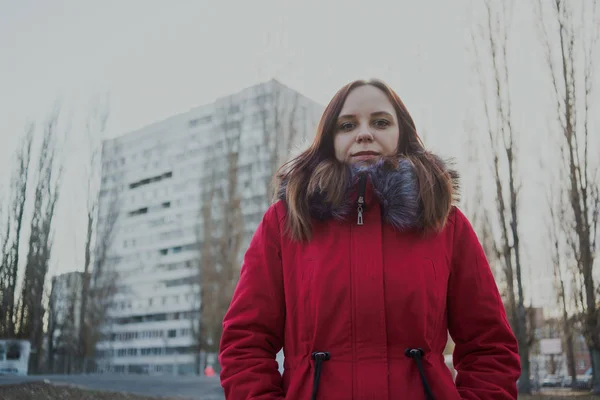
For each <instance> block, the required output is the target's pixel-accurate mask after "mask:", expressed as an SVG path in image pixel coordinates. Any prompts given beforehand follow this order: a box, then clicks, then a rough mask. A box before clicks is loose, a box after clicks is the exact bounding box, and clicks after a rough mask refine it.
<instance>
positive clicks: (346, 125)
mask: <svg viewBox="0 0 600 400" xmlns="http://www.w3.org/2000/svg"><path fill="white" fill-rule="evenodd" d="M354 127H355V125H354V124H353V123H352V122H343V123H341V124H340V130H341V131H345V132H348V131H351V130H352V129H354Z"/></svg>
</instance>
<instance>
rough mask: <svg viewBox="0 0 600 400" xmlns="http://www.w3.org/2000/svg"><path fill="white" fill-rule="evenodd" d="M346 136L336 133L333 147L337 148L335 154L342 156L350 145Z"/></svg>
mask: <svg viewBox="0 0 600 400" xmlns="http://www.w3.org/2000/svg"><path fill="white" fill-rule="evenodd" d="M345 139H346V138H345V137H344V136H341V135H335V137H334V138H333V148H334V149H335V155H336V156H340V155H342V156H343V155H344V154H345V153H346V150H347V147H348V141H347V140H345Z"/></svg>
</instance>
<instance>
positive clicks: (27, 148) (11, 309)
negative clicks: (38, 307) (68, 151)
mask: <svg viewBox="0 0 600 400" xmlns="http://www.w3.org/2000/svg"><path fill="white" fill-rule="evenodd" d="M34 133H35V125H34V124H33V123H30V124H28V125H27V127H26V130H25V135H24V136H23V138H22V139H21V142H20V144H19V148H18V150H17V159H16V168H15V170H14V172H13V177H12V184H11V188H10V195H11V200H10V209H9V210H8V213H7V216H6V217H7V219H6V228H5V232H4V237H3V241H2V260H1V262H2V264H1V265H0V282H1V283H0V290H1V293H0V297H1V303H0V304H1V306H0V336H6V337H13V336H14V335H15V334H16V331H15V317H16V314H17V302H16V299H17V297H16V293H15V292H16V287H17V276H18V271H19V260H20V254H19V250H20V244H21V241H22V235H23V225H24V215H25V203H26V200H27V190H28V184H29V179H30V178H29V169H30V164H31V148H32V145H33V137H34Z"/></svg>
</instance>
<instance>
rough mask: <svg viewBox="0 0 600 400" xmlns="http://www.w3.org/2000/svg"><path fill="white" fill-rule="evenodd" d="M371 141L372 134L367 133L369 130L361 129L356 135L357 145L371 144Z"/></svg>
mask: <svg viewBox="0 0 600 400" xmlns="http://www.w3.org/2000/svg"><path fill="white" fill-rule="evenodd" d="M373 140H374V139H373V134H372V133H371V132H370V131H369V129H367V128H363V129H361V130H360V131H359V132H358V135H356V141H357V142H358V143H363V142H367V143H368V142H372V141H373Z"/></svg>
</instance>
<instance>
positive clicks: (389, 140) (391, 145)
mask: <svg viewBox="0 0 600 400" xmlns="http://www.w3.org/2000/svg"><path fill="white" fill-rule="evenodd" d="M399 142H400V133H399V132H398V131H397V130H395V131H391V132H388V134H387V135H386V136H385V141H384V143H383V147H385V148H384V151H385V152H386V153H388V154H390V155H391V154H393V153H394V152H395V151H396V148H397V147H398V143H399Z"/></svg>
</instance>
